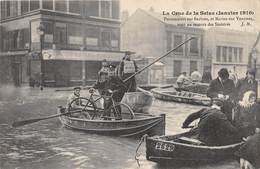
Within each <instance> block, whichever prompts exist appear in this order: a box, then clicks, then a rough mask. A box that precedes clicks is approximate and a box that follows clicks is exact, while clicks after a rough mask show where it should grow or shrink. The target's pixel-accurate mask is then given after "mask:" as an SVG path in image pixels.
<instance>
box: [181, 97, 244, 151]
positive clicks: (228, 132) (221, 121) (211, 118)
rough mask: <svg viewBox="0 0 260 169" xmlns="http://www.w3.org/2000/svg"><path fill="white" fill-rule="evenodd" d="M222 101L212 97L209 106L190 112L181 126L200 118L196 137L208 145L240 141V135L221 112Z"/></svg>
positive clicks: (184, 126) (186, 125)
mask: <svg viewBox="0 0 260 169" xmlns="http://www.w3.org/2000/svg"><path fill="white" fill-rule="evenodd" d="M222 108H223V101H222V100H220V99H214V100H213V104H212V106H211V108H203V109H201V110H200V111H198V112H195V113H192V114H190V115H189V116H188V117H187V118H186V120H185V121H184V122H183V126H182V128H187V127H188V126H189V124H190V123H192V122H193V121H194V120H196V119H200V121H199V123H198V139H199V140H200V141H201V142H203V143H205V144H206V145H210V146H217V145H228V144H233V143H237V142H240V140H241V136H240V134H239V132H238V130H237V129H236V127H234V126H233V125H232V123H231V122H230V121H229V120H228V119H227V117H226V115H225V114H224V113H222V111H221V109H222Z"/></svg>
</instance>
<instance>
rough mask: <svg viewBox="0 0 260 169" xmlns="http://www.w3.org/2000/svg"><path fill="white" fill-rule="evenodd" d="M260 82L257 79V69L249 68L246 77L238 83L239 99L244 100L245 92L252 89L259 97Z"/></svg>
mask: <svg viewBox="0 0 260 169" xmlns="http://www.w3.org/2000/svg"><path fill="white" fill-rule="evenodd" d="M257 87H258V82H257V81H256V80H255V70H254V69H249V70H248V71H247V73H246V77H245V78H243V79H240V80H239V81H238V83H237V92H238V100H242V98H243V96H244V93H245V92H247V91H249V90H252V91H254V92H255V93H256V97H257V92H258V90H257Z"/></svg>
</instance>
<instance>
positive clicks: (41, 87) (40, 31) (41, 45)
mask: <svg viewBox="0 0 260 169" xmlns="http://www.w3.org/2000/svg"><path fill="white" fill-rule="evenodd" d="M37 32H38V34H39V35H40V60H41V76H40V78H41V79H40V89H41V90H43V86H44V69H45V67H44V61H43V55H42V50H43V48H44V25H43V23H42V22H41V23H40V25H39V27H38V28H37Z"/></svg>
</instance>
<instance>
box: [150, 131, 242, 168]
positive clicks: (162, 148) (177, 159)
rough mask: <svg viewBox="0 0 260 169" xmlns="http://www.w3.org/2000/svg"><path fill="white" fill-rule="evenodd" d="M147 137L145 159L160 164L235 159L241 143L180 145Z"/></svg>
mask: <svg viewBox="0 0 260 169" xmlns="http://www.w3.org/2000/svg"><path fill="white" fill-rule="evenodd" d="M182 135H185V133H184V134H180V135H175V136H161V137H148V138H147V139H146V158H147V160H149V161H153V162H157V163H161V164H176V165H181V164H187V165H188V164H204V163H213V162H217V161H221V160H227V159H233V158H235V155H234V153H235V152H236V151H237V150H238V149H239V148H240V146H241V145H242V144H243V142H240V143H237V144H232V145H226V146H206V145H193V144H187V143H180V142H176V141H174V140H170V139H167V137H180V136H182Z"/></svg>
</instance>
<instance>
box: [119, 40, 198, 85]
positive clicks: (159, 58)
mask: <svg viewBox="0 0 260 169" xmlns="http://www.w3.org/2000/svg"><path fill="white" fill-rule="evenodd" d="M192 39H195V37H191V38H189V39H187V40H185V41H184V42H182V43H181V44H179V45H178V46H176V47H175V48H173V49H172V50H170V51H168V52H167V53H165V54H164V55H163V56H160V57H158V58H157V59H155V60H154V61H153V62H152V63H150V64H148V65H147V66H145V67H143V68H142V69H140V70H139V71H137V72H135V73H134V74H133V75H131V76H129V77H128V78H126V79H125V80H123V82H127V81H128V80H129V79H131V78H132V77H134V76H136V75H137V74H139V73H141V72H142V71H144V70H145V69H147V68H148V67H150V66H152V65H153V64H154V63H156V62H157V61H159V60H161V59H162V58H164V57H165V56H167V55H168V54H170V53H171V52H173V51H175V50H176V49H178V48H179V47H181V46H182V45H184V44H185V43H187V42H189V41H190V40H192Z"/></svg>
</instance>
